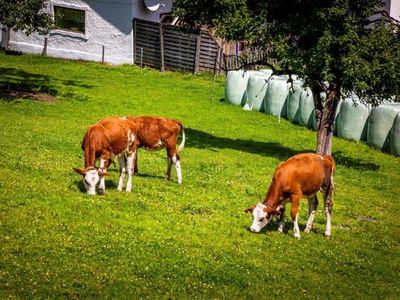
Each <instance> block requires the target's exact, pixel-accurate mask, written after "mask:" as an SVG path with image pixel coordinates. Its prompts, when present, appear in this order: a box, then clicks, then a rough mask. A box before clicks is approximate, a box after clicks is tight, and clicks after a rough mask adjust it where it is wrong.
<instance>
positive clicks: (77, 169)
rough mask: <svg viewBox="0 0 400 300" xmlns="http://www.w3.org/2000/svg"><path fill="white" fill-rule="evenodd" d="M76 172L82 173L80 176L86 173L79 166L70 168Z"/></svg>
mask: <svg viewBox="0 0 400 300" xmlns="http://www.w3.org/2000/svg"><path fill="white" fill-rule="evenodd" d="M72 169H73V170H74V171H75V172H76V173H78V174H80V175H82V176H85V175H86V171H85V170H82V169H79V168H72Z"/></svg>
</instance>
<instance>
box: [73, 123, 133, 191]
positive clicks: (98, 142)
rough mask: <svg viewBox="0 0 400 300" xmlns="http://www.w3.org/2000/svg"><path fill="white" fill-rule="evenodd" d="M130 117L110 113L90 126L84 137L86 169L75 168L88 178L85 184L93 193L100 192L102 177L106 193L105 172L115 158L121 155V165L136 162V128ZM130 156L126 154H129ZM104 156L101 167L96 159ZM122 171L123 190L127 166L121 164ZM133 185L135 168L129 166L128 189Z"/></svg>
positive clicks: (119, 187)
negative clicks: (133, 149) (124, 167)
mask: <svg viewBox="0 0 400 300" xmlns="http://www.w3.org/2000/svg"><path fill="white" fill-rule="evenodd" d="M131 125H132V124H130V123H129V122H128V121H127V119H126V118H120V117H110V118H107V119H104V120H101V121H99V122H97V123H96V124H94V125H91V126H89V128H88V129H87V131H86V134H85V136H84V137H83V141H82V146H81V147H82V150H83V151H84V152H85V169H79V168H73V169H74V170H75V171H76V172H77V173H79V174H81V175H82V176H83V178H84V181H83V182H84V185H85V188H86V190H87V193H88V194H89V195H95V194H96V185H97V183H98V182H99V181H100V185H99V194H104V193H105V175H106V172H107V168H108V167H109V165H110V163H111V161H112V158H114V157H118V158H119V161H120V165H121V166H125V164H126V163H125V160H127V161H128V165H132V166H133V160H134V152H133V151H132V150H131V148H132V145H133V142H134V140H135V134H136V132H135V128H134V127H132V126H131ZM125 156H126V157H125ZM99 159H100V166H99V168H98V169H96V167H95V163H96V161H97V160H99ZM120 171H121V174H120V179H119V185H118V189H119V190H122V186H123V180H124V175H125V174H124V173H123V172H125V170H124V169H122V168H120ZM131 189H132V170H131V169H129V170H128V183H127V185H126V191H127V192H130V191H131Z"/></svg>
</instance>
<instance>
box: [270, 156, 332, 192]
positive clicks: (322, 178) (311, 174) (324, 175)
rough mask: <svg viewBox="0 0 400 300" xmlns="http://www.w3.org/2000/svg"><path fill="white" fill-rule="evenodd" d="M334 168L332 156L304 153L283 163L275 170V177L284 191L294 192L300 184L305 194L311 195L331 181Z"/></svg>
mask: <svg viewBox="0 0 400 300" xmlns="http://www.w3.org/2000/svg"><path fill="white" fill-rule="evenodd" d="M333 170H334V162H333V158H332V157H331V156H321V155H318V154H314V153H303V154H298V155H295V156H293V157H292V158H290V159H288V160H287V161H285V162H283V163H281V164H280V165H279V166H278V168H277V169H276V171H275V174H274V179H275V181H276V182H279V183H280V185H281V188H282V190H283V191H284V192H292V191H293V190H295V189H297V187H298V185H300V186H301V190H302V193H303V195H305V196H309V195H312V194H314V193H316V192H317V191H318V190H319V189H320V188H321V186H324V185H326V184H328V183H329V180H330V178H331V175H332V174H333Z"/></svg>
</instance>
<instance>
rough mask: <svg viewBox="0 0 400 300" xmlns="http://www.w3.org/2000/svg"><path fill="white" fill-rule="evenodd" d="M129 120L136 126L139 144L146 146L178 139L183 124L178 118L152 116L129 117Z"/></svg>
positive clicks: (150, 146) (132, 125)
mask: <svg viewBox="0 0 400 300" xmlns="http://www.w3.org/2000/svg"><path fill="white" fill-rule="evenodd" d="M128 121H129V123H130V126H131V127H134V128H135V131H136V136H137V139H138V143H139V145H140V146H141V147H145V148H153V146H154V145H156V144H158V143H159V142H160V141H161V142H162V143H165V142H166V141H168V140H169V139H171V138H174V139H176V137H177V136H178V134H179V130H180V128H181V126H182V125H181V123H180V122H179V121H177V120H173V119H168V118H158V117H150V116H140V117H128Z"/></svg>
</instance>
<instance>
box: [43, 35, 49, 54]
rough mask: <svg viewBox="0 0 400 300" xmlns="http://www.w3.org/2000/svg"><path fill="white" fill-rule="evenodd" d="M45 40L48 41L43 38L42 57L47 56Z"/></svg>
mask: <svg viewBox="0 0 400 300" xmlns="http://www.w3.org/2000/svg"><path fill="white" fill-rule="evenodd" d="M47 40H48V39H47V37H45V38H44V46H43V51H42V55H47Z"/></svg>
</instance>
